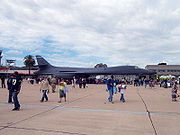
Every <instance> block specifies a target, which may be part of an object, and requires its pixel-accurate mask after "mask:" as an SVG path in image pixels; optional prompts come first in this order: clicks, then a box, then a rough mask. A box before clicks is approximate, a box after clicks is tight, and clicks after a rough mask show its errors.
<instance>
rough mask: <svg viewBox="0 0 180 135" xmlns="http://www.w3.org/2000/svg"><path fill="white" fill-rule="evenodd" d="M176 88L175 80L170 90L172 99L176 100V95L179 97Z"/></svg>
mask: <svg viewBox="0 0 180 135" xmlns="http://www.w3.org/2000/svg"><path fill="white" fill-rule="evenodd" d="M177 90H178V86H177V82H175V83H174V85H173V87H172V90H171V95H172V101H177V100H176V98H177V96H178V97H179V95H178V94H177Z"/></svg>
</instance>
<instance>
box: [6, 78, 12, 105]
mask: <svg viewBox="0 0 180 135" xmlns="http://www.w3.org/2000/svg"><path fill="white" fill-rule="evenodd" d="M12 77H13V75H10V77H9V78H8V80H7V88H8V91H9V98H8V103H12Z"/></svg>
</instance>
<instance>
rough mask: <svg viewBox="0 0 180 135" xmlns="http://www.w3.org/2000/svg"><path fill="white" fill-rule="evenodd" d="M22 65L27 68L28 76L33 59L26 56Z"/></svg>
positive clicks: (30, 56)
mask: <svg viewBox="0 0 180 135" xmlns="http://www.w3.org/2000/svg"><path fill="white" fill-rule="evenodd" d="M24 65H25V66H26V67H29V75H30V69H31V67H33V66H34V65H35V60H34V57H33V56H32V55H27V56H26V57H24Z"/></svg>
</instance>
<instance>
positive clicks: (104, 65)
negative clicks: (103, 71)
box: [94, 63, 107, 68]
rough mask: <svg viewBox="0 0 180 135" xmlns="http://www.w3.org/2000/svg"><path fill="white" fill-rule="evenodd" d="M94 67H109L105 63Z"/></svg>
mask: <svg viewBox="0 0 180 135" xmlns="http://www.w3.org/2000/svg"><path fill="white" fill-rule="evenodd" d="M94 68H107V65H106V64H103V63H99V64H97V65H96V66H94Z"/></svg>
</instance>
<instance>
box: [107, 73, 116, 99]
mask: <svg viewBox="0 0 180 135" xmlns="http://www.w3.org/2000/svg"><path fill="white" fill-rule="evenodd" d="M106 83H107V88H108V90H109V98H108V100H109V102H112V103H113V101H112V100H113V86H114V76H113V75H112V76H111V79H108V80H107V82H106Z"/></svg>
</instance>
